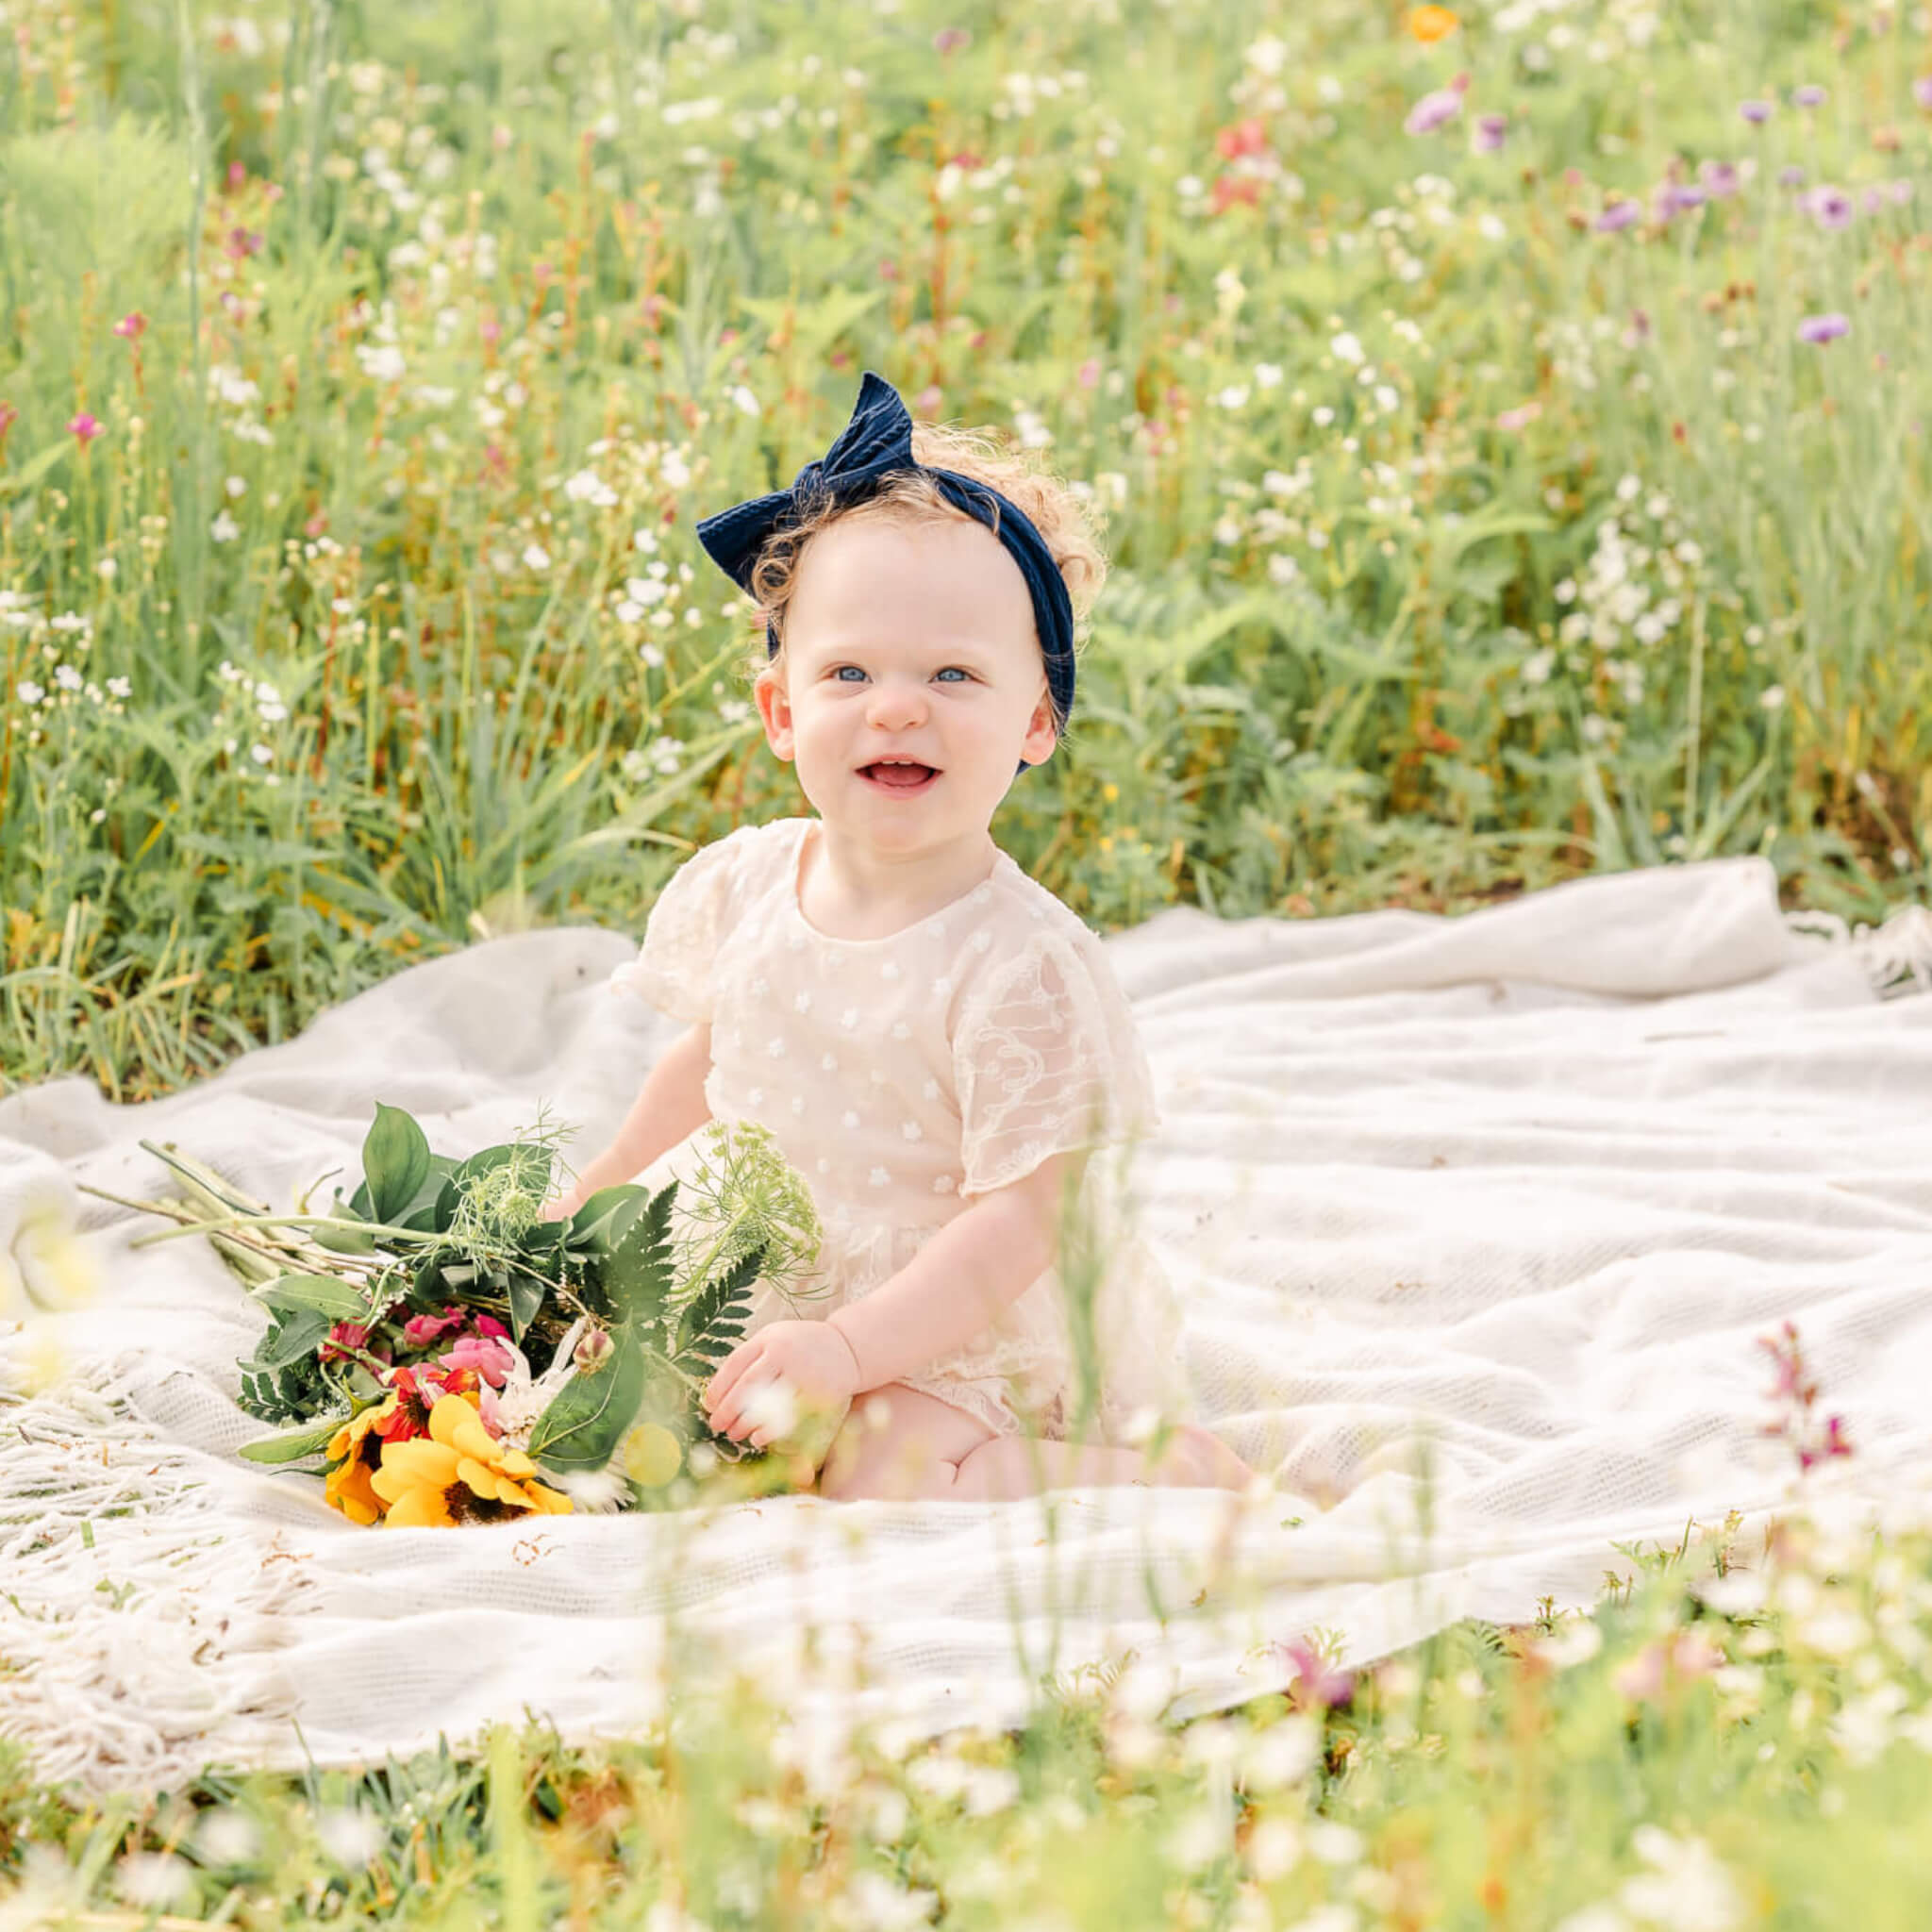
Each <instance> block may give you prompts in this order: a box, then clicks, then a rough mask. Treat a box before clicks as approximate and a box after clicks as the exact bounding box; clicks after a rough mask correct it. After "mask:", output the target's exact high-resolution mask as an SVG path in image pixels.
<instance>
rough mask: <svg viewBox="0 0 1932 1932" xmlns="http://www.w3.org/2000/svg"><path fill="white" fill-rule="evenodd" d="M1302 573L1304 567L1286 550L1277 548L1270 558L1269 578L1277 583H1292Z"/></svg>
mask: <svg viewBox="0 0 1932 1932" xmlns="http://www.w3.org/2000/svg"><path fill="white" fill-rule="evenodd" d="M1301 574H1302V567H1301V565H1300V564H1298V563H1297V562H1296V561H1295V560H1294V558H1291V557H1290V556H1289V555H1288V554H1287V553H1286V552H1285V551H1280V550H1277V551H1276V552H1275V553H1274V556H1273V557H1271V558H1269V559H1268V579H1269V581H1270V582H1271V583H1275V584H1282V585H1287V584H1291V583H1293V582H1294V580H1295V579H1296V578H1297V577H1298V576H1300V575H1301Z"/></svg>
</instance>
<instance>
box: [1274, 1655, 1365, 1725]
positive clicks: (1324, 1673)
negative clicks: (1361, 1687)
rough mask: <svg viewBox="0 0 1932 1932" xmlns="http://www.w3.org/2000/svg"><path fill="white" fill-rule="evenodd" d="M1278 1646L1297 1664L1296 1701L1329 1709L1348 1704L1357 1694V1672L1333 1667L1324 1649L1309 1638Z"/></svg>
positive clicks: (1295, 1666) (1295, 1679)
mask: <svg viewBox="0 0 1932 1932" xmlns="http://www.w3.org/2000/svg"><path fill="white" fill-rule="evenodd" d="M1274 1648H1275V1649H1276V1650H1277V1651H1279V1652H1280V1653H1281V1655H1282V1656H1283V1657H1286V1658H1287V1659H1288V1660H1289V1662H1290V1663H1291V1664H1292V1665H1293V1666H1294V1672H1295V1674H1294V1685H1293V1691H1294V1696H1295V1701H1296V1703H1298V1704H1300V1705H1303V1706H1309V1705H1312V1706H1313V1707H1315V1708H1316V1709H1317V1710H1326V1709H1328V1708H1329V1707H1331V1706H1333V1705H1338V1704H1346V1703H1347V1702H1348V1700H1349V1699H1350V1698H1351V1697H1352V1696H1354V1695H1355V1673H1354V1672H1353V1671H1337V1670H1331V1669H1330V1668H1329V1667H1328V1663H1327V1660H1326V1659H1325V1658H1324V1657H1323V1656H1322V1654H1321V1652H1320V1651H1318V1650H1317V1649H1316V1648H1315V1647H1314V1645H1313V1644H1311V1643H1309V1642H1308V1641H1307V1639H1306V1638H1302V1637H1298V1638H1296V1639H1295V1640H1294V1641H1293V1642H1291V1643H1277V1644H1275V1645H1274Z"/></svg>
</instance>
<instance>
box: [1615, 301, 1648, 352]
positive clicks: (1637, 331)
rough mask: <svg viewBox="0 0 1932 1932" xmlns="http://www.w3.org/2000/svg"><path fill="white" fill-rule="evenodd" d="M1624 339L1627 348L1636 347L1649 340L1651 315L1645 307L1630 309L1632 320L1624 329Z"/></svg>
mask: <svg viewBox="0 0 1932 1932" xmlns="http://www.w3.org/2000/svg"><path fill="white" fill-rule="evenodd" d="M1622 340H1623V343H1624V347H1625V348H1626V349H1634V348H1637V347H1638V346H1639V345H1640V344H1641V343H1643V342H1647V341H1649V340H1650V317H1649V315H1648V314H1647V313H1645V311H1644V310H1643V309H1641V308H1633V309H1632V310H1631V311H1630V321H1629V324H1628V325H1627V326H1626V327H1625V328H1624V334H1623V339H1622Z"/></svg>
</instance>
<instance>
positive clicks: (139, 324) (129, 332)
mask: <svg viewBox="0 0 1932 1932" xmlns="http://www.w3.org/2000/svg"><path fill="white" fill-rule="evenodd" d="M114 333H115V334H116V335H117V336H122V337H124V338H125V340H126V341H130V342H138V341H140V340H141V339H142V336H144V335H145V334H146V333H147V317H146V316H144V315H143V314H142V312H141V310H140V309H138V308H130V309H129V310H128V311H127V313H126V314H125V315H124V316H123V317H122V318H121V320H120V321H119V322H117V323H116V324H115V325H114Z"/></svg>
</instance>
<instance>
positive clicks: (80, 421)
mask: <svg viewBox="0 0 1932 1932" xmlns="http://www.w3.org/2000/svg"><path fill="white" fill-rule="evenodd" d="M67 431H68V434H69V435H70V436H73V437H75V439H77V440H78V441H79V443H80V446H81V448H82V449H85V448H86V447H87V446H88V444H89V443H91V442H92V441H93V440H94V438H95V437H97V436H98V435H100V433H101V425H100V424H99V423H98V422H96V421H95V419H94V418H93V417H92V416H90V415H89V414H88V412H87V411H86V410H85V409H83V410H82V411H81V412H80V414H79V415H77V416H74V417H70V418H69V419H68V424H67Z"/></svg>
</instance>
